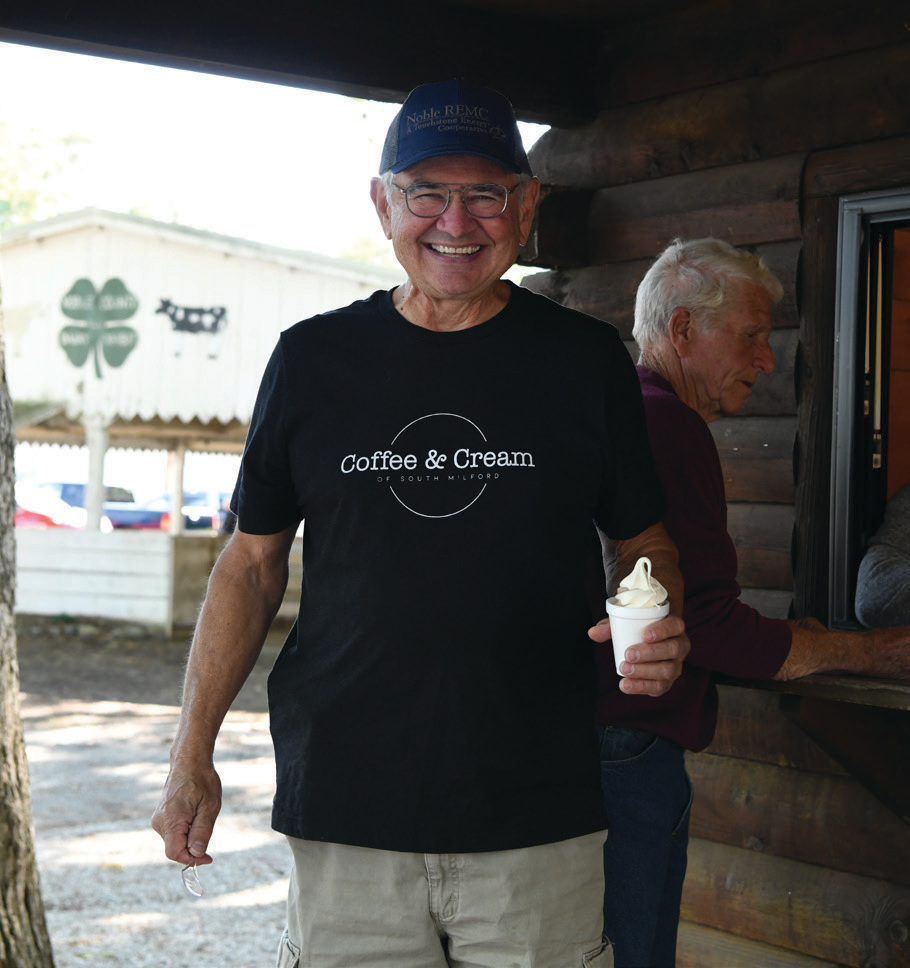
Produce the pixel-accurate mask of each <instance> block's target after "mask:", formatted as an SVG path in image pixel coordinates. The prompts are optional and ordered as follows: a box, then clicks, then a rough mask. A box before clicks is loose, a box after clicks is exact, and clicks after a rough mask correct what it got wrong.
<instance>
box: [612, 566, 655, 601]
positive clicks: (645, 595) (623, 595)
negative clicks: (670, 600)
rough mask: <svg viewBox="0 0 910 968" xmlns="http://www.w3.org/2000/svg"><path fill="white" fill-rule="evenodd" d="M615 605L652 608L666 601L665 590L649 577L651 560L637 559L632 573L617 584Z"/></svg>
mask: <svg viewBox="0 0 910 968" xmlns="http://www.w3.org/2000/svg"><path fill="white" fill-rule="evenodd" d="M614 598H615V599H616V602H617V604H619V605H623V606H626V607H628V608H654V607H656V606H658V605H663V604H664V602H666V600H667V589H666V588H664V586H663V585H661V583H660V582H659V581H658V580H657V579H656V578H652V577H651V559H650V558H639V559H638V561H636V562H635V567H634V568H633V569H632V573H631V574H630V575H627V576H626V577H625V578H623V580H622V581H621V582H620V583H619V588H617V589H616V595H615V596H614Z"/></svg>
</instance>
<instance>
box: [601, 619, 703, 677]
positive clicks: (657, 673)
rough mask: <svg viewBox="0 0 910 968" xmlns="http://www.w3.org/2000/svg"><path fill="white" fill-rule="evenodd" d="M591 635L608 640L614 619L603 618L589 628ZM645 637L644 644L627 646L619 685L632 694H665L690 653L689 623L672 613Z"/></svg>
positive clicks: (646, 630)
mask: <svg viewBox="0 0 910 968" xmlns="http://www.w3.org/2000/svg"><path fill="white" fill-rule="evenodd" d="M588 636H589V637H590V638H591V639H593V641H595V642H607V641H608V640H609V639H610V620H609V619H608V618H604V619H601V620H600V621H599V622H598V623H597V625H595V626H594V627H593V628H590V629H588ZM642 638H643V639H644V642H642V643H641V645H631V646H629V648H628V649H626V658H625V662H623V663H622V666H621V669H622V671H623V678H622V679H620V680H619V688H620V689H621V690H622V691H623V692H626V693H629V694H630V695H632V694H638V695H645V696H662V695H663V694H664V693H665V692H667V691H668V690H669V688H670V687H671V686H672V685H673V683H674V682H676V680H677V679H678V678H679V676H680V674H681V673H682V666H683V660H684V659H685V657H686V656H687V655H688V654H689V638H688V636H687V635H686V626H685V623H684V622H683V620H682V619H681V618H680V617H679V616H678V615H668V616H667V617H666V618H662V619H661V620H660V621H659V622H654V623H653V624H652V625H649V626H648V627H647V628H646V629H645V630H644V632H643V633H642Z"/></svg>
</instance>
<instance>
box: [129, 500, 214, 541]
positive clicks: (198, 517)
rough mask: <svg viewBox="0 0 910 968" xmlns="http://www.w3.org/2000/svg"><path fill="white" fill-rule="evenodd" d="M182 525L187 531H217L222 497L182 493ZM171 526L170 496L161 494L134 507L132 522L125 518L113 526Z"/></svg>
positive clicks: (163, 527) (165, 529)
mask: <svg viewBox="0 0 910 968" xmlns="http://www.w3.org/2000/svg"><path fill="white" fill-rule="evenodd" d="M182 510H183V527H184V529H186V530H187V531H196V530H207V531H217V530H218V526H219V524H220V523H221V508H220V502H219V496H218V495H217V494H209V493H208V492H206V491H194V492H190V493H185V494H184V495H183V508H182ZM170 526H171V496H170V494H162V495H161V496H160V497H156V498H152V500H150V501H145V502H144V503H142V504H137V505H135V506H134V507H133V509H132V511H131V516H130V523H127V521H126V520H124V521H123V523H121V524H117V523H115V524H114V527H121V528H158V529H160V530H162V531H167V530H169V528H170Z"/></svg>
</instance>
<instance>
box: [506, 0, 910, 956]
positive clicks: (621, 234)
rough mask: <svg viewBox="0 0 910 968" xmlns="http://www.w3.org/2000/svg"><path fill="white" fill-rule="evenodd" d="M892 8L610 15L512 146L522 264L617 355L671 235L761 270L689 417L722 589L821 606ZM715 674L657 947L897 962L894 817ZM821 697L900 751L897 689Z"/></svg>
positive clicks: (783, 608)
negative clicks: (518, 151)
mask: <svg viewBox="0 0 910 968" xmlns="http://www.w3.org/2000/svg"><path fill="white" fill-rule="evenodd" d="M904 14H905V11H902V10H901V9H900V5H898V4H888V3H874V2H873V3H865V4H859V3H848V4H824V5H822V4H818V3H812V2H806V3H802V4H791V3H781V2H770V3H765V4H761V5H744V4H716V3H713V4H706V5H704V6H701V7H697V8H692V9H690V10H687V11H683V12H680V13H677V14H675V15H670V16H666V17H664V18H662V19H661V20H660V21H659V22H658V21H655V23H654V24H653V30H650V31H642V30H641V28H640V26H639V27H638V28H637V29H636V33H634V34H633V33H629V34H627V35H613V36H611V37H609V38H606V39H605V41H604V45H603V49H602V56H601V58H600V62H601V63H602V65H604V66H603V68H602V73H601V74H600V75H599V80H600V83H599V86H598V92H599V97H600V103H601V110H600V113H599V115H598V117H597V118H596V120H594V121H593V122H591V123H589V124H587V125H585V126H583V127H578V128H572V129H567V128H561V129H560V128H553V129H551V130H550V131H549V132H548V133H547V134H546V135H545V136H544V137H543V138H542V139H541V140H540V141H539V142H538V143H537V145H535V147H534V149H533V150H532V153H531V161H532V165H533V167H534V168H535V170H536V172H537V173H538V174H539V176H540V178H541V180H542V182H543V184H544V189H545V196H544V200H543V202H542V204H541V208H540V213H539V217H538V225H537V233H536V251H535V252H534V253H533V254H532V255H529V257H528V259H527V261H528V263H529V264H533V265H537V266H539V267H544V268H546V269H548V270H549V271H546V272H543V273H539V274H537V275H534V276H531V277H529V278H528V279H527V280H526V282H525V285H527V286H528V287H529V288H532V289H535V290H537V291H539V292H542V293H544V294H545V295H548V296H550V297H551V298H553V299H555V300H557V301H559V302H562V303H564V304H566V305H570V306H573V307H575V308H578V309H581V310H584V311H586V312H589V313H591V314H592V315H594V316H597V317H599V318H601V319H604V320H607V321H609V322H611V323H613V324H614V325H616V326H617V327H618V329H619V331H620V333H621V335H622V337H623V339H624V340H625V341H627V345H628V346H629V349H630V352H632V353H633V355H634V356H637V347H635V344H634V342H632V340H631V328H632V311H633V303H634V294H635V289H636V287H637V285H638V282H639V281H640V279H641V277H642V275H643V274H644V272H645V271H646V269H647V267H648V266H649V265H650V262H651V260H652V259H653V258H654V257H655V256H656V255H657V254H658V253H659V252H660V251H661V250H662V248H663V247H664V246H665V245H666V244H667V243H669V242H670V241H672V239H674V238H675V237H677V236H681V237H688V238H694V237H698V236H704V235H714V236H717V237H719V238H722V239H725V240H727V241H729V242H731V243H732V244H734V245H739V246H746V247H748V248H750V249H751V250H752V251H755V252H756V253H757V254H759V255H761V256H762V257H763V258H764V259H765V260H766V261H767V262H768V263H769V264H770V266H771V268H772V269H773V271H774V272H775V273H776V274H777V275H778V277H779V278H780V279H781V281H782V282H783V284H784V289H785V296H784V300H783V302H782V303H781V304H780V306H779V307H778V309H777V311H776V315H775V325H776V330H775V333H774V336H773V348H774V352H775V358H776V364H777V368H776V371H775V373H774V374H773V376H771V377H763V378H761V380H760V381H759V383H758V384H757V386H756V391H755V393H754V395H753V397H752V398H751V400H750V401H749V403H748V405H747V406H746V407H745V408H744V409H743V411H742V412H741V414H740V415H738V416H736V417H734V418H727V419H722V420H718V421H716V422H715V423H713V424H712V425H711V429H712V432H713V433H714V436H715V439H716V441H717V444H718V448H719V451H720V455H721V462H722V466H723V470H724V476H725V481H726V488H727V497H728V504H729V524H730V531H731V534H732V536H733V538H734V541H735V543H736V545H737V549H738V552H739V563H740V581H741V584H742V585H743V589H744V594H743V597H744V599H745V600H746V601H748V602H749V603H750V604H753V605H755V606H756V607H758V608H759V609H760V610H761V611H763V612H764V613H765V614H769V615H776V616H778V617H786V616H787V615H788V613H789V612H791V611H793V613H794V614H800V615H802V614H817V615H819V616H820V617H821V618H824V617H825V614H826V607H827V585H826V582H827V574H828V565H827V558H828V553H829V549H828V508H829V487H830V466H831V465H830V449H831V416H832V402H831V398H832V391H833V373H832V371H833V355H834V347H833V326H834V298H835V295H834V294H835V287H836V272H837V266H836V245H837V226H838V205H839V198H840V196H841V195H843V194H845V193H849V192H862V191H867V190H875V189H880V188H892V187H899V186H907V185H910V137H908V136H910V42H908V36H910V35H908V29H907V27H906V26H905V25H904V22H903V19H904ZM733 19H736V20H737V23H733V22H732V21H733ZM720 36H723V37H724V40H725V43H724V44H722V45H721V44H713V43H712V38H714V37H720ZM721 692H722V696H721V718H720V723H719V727H718V734H717V737H716V739H715V741H714V743H713V744H712V745H711V747H709V749H708V750H707V751H706V752H704V753H701V754H697V755H692V754H689V757H688V765H689V770H690V773H691V775H692V778H693V782H694V785H695V791H696V794H695V804H694V808H693V815H692V830H691V834H692V840H691V842H690V850H689V873H688V876H687V879H686V887H685V892H684V897H683V922H682V925H681V932H680V944H679V962H678V964H679V966H680V968H696V966H697V968H713V966H716V968H740V966H743V968H744V966H747V965H748V966H763V968H822V966H825V968H833V966H862V968H898V966H907V965H910V826H908V823H907V818H906V817H903V818H902V817H901V816H899V815H898V814H897V813H896V812H895V811H894V809H890V808H889V807H888V806H885V805H884V803H883V802H882V801H881V800H880V799H879V798H878V797H877V796H876V795H874V794H873V793H872V792H870V790H869V788H868V785H867V784H865V783H863V782H861V781H860V780H859V779H857V778H856V776H855V775H854V774H852V773H850V772H848V771H846V770H845V769H844V768H843V766H842V765H840V763H839V761H838V760H837V759H835V758H833V757H831V756H829V755H828V754H827V753H825V752H823V749H822V747H821V746H820V745H818V744H817V743H816V742H815V741H814V740H813V739H811V738H809V735H808V734H807V733H806V731H805V728H800V725H803V726H804V723H805V717H806V715H807V710H808V709H809V708H810V707H809V706H807V705H804V704H806V703H810V702H812V700H807V699H794V698H793V697H781V696H780V695H779V694H777V693H774V692H767V691H764V690H762V689H758V688H753V687H744V686H741V685H738V686H736V685H726V686H722V687H721ZM832 708H833V709H834V713H833V714H830V710H828V709H827V708H826V709H824V710H823V711H824V712H825V713H826V714H830V715H831V716H833V718H834V719H835V720H836V719H837V718H838V717H840V716H841V713H843V716H842V718H843V721H844V722H849V723H850V724H851V728H854V724H856V725H855V728H856V729H857V730H859V729H860V728H861V726H862V724H863V722H864V721H865V720H864V717H866V718H868V717H871V720H872V722H871V723H870V727H869V728H870V734H869V735H873V736H876V737H879V739H880V738H881V737H882V736H883V735H884V736H886V737H887V739H886V740H885V741H884V742H885V744H886V745H885V753H886V756H892V757H893V760H891V761H889V763H891V764H892V765H893V766H894V767H896V768H897V769H899V770H902V771H904V772H906V769H907V758H906V752H905V750H906V746H903V745H902V744H903V743H906V742H910V734H908V732H907V717H908V713H907V712H906V711H905V709H901V710H899V711H895V710H883V709H879V708H871V707H870V708H866V707H863V706H861V705H859V706H858V705H850V706H848V705H846V704H844V703H834V704H833V707H832ZM845 711H846V712H845ZM888 730H890V732H888ZM822 732H823V731H822ZM888 768H890V767H886V770H887V769H888Z"/></svg>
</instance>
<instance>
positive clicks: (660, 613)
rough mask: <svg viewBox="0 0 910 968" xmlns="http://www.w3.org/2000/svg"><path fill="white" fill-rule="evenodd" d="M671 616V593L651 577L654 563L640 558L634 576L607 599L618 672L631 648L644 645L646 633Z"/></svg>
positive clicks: (627, 578) (629, 577)
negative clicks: (649, 627) (631, 646)
mask: <svg viewBox="0 0 910 968" xmlns="http://www.w3.org/2000/svg"><path fill="white" fill-rule="evenodd" d="M669 612H670V603H669V601H668V598H667V589H666V588H664V586H663V585H661V583H660V582H659V581H658V580H657V579H656V578H654V577H652V575H651V559H650V558H639V559H638V561H636V562H635V567H634V568H633V569H632V573H631V574H630V575H627V576H626V577H625V578H623V580H622V581H621V582H620V583H619V588H617V589H616V594H615V595H614V596H613V597H612V598H608V599H607V614H608V615H609V616H610V634H611V636H612V637H613V658H614V660H615V662H616V671H617V672H618V673H619V675H622V671H621V670H620V668H619V667H620V665H621V664H622V663H623V661H624V660H625V657H626V649H627V648H628V647H629V646H630V645H638V644H640V643H641V642H642V633H643V632H644V630H645V629H646V628H647V627H648V626H649V625H651V624H652V623H653V622H657V621H659V620H660V619H662V618H663V617H664V616H665V615H667V614H669Z"/></svg>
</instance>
